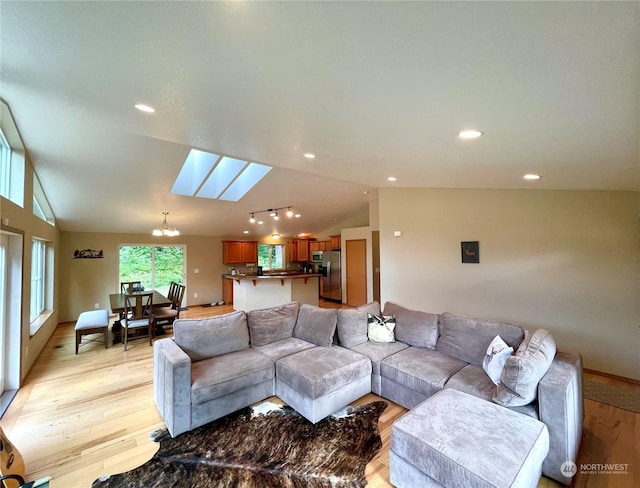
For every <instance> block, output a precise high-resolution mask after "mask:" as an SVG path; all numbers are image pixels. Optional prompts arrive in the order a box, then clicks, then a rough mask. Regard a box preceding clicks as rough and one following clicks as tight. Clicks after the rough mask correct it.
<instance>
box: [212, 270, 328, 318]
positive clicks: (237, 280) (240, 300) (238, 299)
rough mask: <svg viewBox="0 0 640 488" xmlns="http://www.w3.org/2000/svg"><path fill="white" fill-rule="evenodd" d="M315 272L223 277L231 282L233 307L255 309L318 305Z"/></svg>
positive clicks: (317, 276)
mask: <svg viewBox="0 0 640 488" xmlns="http://www.w3.org/2000/svg"><path fill="white" fill-rule="evenodd" d="M320 276H321V275H320V274H317V273H286V272H283V273H272V274H265V275H263V276H256V275H237V274H236V275H230V274H226V275H224V278H226V279H230V280H233V308H234V309H235V310H243V311H245V312H248V311H250V310H257V309H260V308H269V307H275V306H278V305H283V304H285V303H289V302H300V303H309V304H311V305H318V296H319V278H320Z"/></svg>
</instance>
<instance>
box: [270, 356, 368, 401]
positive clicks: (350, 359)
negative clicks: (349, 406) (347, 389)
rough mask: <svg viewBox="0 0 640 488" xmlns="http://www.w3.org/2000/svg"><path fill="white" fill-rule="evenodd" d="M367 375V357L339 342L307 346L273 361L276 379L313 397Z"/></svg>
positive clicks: (302, 393)
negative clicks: (334, 344)
mask: <svg viewBox="0 0 640 488" xmlns="http://www.w3.org/2000/svg"><path fill="white" fill-rule="evenodd" d="M370 375H371V361H369V359H368V358H366V357H365V356H363V355H362V354H358V353H357V352H353V351H350V350H349V349H345V348H344V347H340V346H334V347H332V348H330V349H328V348H325V347H316V348H313V349H307V350H306V351H302V352H299V353H296V354H293V355H292V356H287V357H285V358H282V359H280V360H279V361H278V362H277V363H276V376H277V378H278V381H281V382H283V383H286V384H287V385H289V386H290V387H291V388H293V389H294V390H296V391H297V392H298V393H300V394H301V395H304V396H305V397H308V398H313V399H316V398H320V397H321V396H323V395H326V394H328V393H330V392H332V391H334V390H337V389H338V388H340V387H342V386H344V385H348V384H349V383H352V382H354V381H356V380H358V379H360V378H362V377H363V376H370Z"/></svg>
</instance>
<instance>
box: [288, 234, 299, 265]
mask: <svg viewBox="0 0 640 488" xmlns="http://www.w3.org/2000/svg"><path fill="white" fill-rule="evenodd" d="M287 248H288V250H289V254H288V256H289V262H290V263H295V262H296V261H297V260H298V241H296V240H295V239H294V240H292V241H290V242H288V243H287Z"/></svg>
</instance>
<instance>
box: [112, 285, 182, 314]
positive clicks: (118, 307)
mask: <svg viewBox="0 0 640 488" xmlns="http://www.w3.org/2000/svg"><path fill="white" fill-rule="evenodd" d="M149 292H153V308H160V307H169V306H171V300H169V299H168V298H167V297H165V296H164V295H163V294H162V293H160V292H159V291H156V290H145V291H139V292H138V291H134V292H133V293H132V295H139V294H142V293H149ZM124 297H125V294H124V293H112V294H111V295H109V304H110V305H111V313H114V314H116V315H120V314H122V313H124Z"/></svg>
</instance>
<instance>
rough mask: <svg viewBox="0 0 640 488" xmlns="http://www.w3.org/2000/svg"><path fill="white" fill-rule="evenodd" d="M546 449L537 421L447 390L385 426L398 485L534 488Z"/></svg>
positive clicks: (544, 428) (392, 472)
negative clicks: (389, 439)
mask: <svg viewBox="0 0 640 488" xmlns="http://www.w3.org/2000/svg"><path fill="white" fill-rule="evenodd" d="M548 451H549V433H548V431H547V426H546V425H544V424H543V423H542V422H539V421H538V420H536V419H534V418H532V417H527V416H526V415H523V414H521V413H516V412H513V411H511V410H509V409H507V408H504V407H501V406H499V405H496V404H493V403H491V402H488V401H486V400H482V399H480V398H476V397H474V396H471V395H468V394H466V393H462V392H460V391H457V390H453V389H450V388H448V389H444V390H442V391H440V392H438V393H436V394H435V395H433V396H432V397H430V398H429V399H427V400H425V401H424V402H422V403H421V404H420V405H418V406H417V407H416V408H414V409H413V410H411V411H409V412H408V413H407V414H406V415H404V416H403V417H402V418H400V419H399V420H397V421H396V422H395V423H394V424H393V426H392V427H391V450H390V451H389V470H390V478H391V483H392V484H393V485H394V486H397V487H399V488H402V487H416V486H420V487H422V486H428V487H429V486H434V487H435V486H446V487H460V488H474V487H481V488H485V487H486V488H488V487H500V488H506V487H532V488H535V486H536V485H537V484H538V480H539V479H540V476H541V474H542V461H544V458H545V457H546V456H547V452H548Z"/></svg>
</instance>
